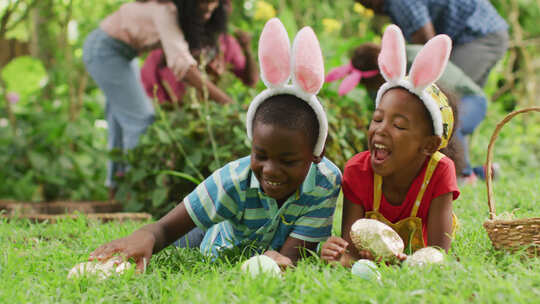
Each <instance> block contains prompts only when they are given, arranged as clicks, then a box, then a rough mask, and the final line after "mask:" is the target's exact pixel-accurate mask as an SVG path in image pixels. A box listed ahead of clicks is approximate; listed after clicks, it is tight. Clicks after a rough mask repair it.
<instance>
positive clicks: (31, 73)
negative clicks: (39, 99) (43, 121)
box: [0, 56, 47, 97]
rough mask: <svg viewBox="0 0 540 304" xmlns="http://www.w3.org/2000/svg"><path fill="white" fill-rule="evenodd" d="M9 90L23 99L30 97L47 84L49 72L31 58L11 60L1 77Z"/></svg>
mask: <svg viewBox="0 0 540 304" xmlns="http://www.w3.org/2000/svg"><path fill="white" fill-rule="evenodd" d="M0 76H1V77H2V79H3V80H4V82H5V83H6V87H7V90H8V91H10V92H16V93H18V94H20V95H21V97H28V96H30V95H31V94H33V93H35V92H36V91H37V90H39V89H40V88H42V87H43V86H44V85H45V84H46V83H47V72H46V71H45V68H44V67H43V64H42V63H41V61H39V60H38V59H36V58H33V57H30V56H20V57H17V58H15V59H13V60H11V61H10V62H9V63H8V64H7V65H6V66H5V67H4V68H2V73H1V75H0Z"/></svg>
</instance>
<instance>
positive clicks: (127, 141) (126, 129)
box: [83, 28, 154, 187]
mask: <svg viewBox="0 0 540 304" xmlns="http://www.w3.org/2000/svg"><path fill="white" fill-rule="evenodd" d="M136 56H137V51H136V50H135V49H133V48H132V47H131V46H129V45H127V44H126V43H124V42H122V41H119V40H117V39H115V38H112V37H110V36H109V35H108V34H107V33H105V32H104V31H103V30H101V29H99V28H98V29H96V30H94V31H93V32H92V33H90V34H89V35H88V37H87V38H86V40H85V42H84V46H83V61H84V64H85V66H86V69H87V71H88V73H89V74H90V76H92V78H93V79H94V81H95V82H96V83H97V85H98V86H99V88H100V89H101V90H102V91H103V93H104V95H105V98H106V106H105V118H106V120H107V125H108V132H109V136H108V147H109V149H120V150H122V151H124V152H126V151H127V150H129V149H132V148H134V147H135V146H136V145H137V143H138V141H139V137H140V135H141V134H142V133H144V132H145V131H146V129H147V128H148V126H149V125H150V124H152V122H153V121H154V108H153V106H152V102H151V100H150V98H148V97H147V95H146V93H145V91H144V89H143V87H142V84H141V80H140V72H139V67H138V65H137V61H136V59H135V57H136ZM126 169H127V168H125V167H124V166H123V165H122V164H121V163H117V162H113V161H109V163H108V168H107V180H106V182H105V185H106V186H108V187H115V186H116V184H115V182H114V176H115V175H117V174H119V173H123V172H124V171H125V170H126Z"/></svg>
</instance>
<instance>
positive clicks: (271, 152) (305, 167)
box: [251, 122, 318, 202]
mask: <svg viewBox="0 0 540 304" xmlns="http://www.w3.org/2000/svg"><path fill="white" fill-rule="evenodd" d="M312 162H318V160H316V159H315V157H314V156H313V144H312V143H310V141H309V139H308V136H306V135H305V134H304V132H302V131H301V130H289V129H286V128H283V127H280V126H276V125H272V124H264V123H259V122H255V124H254V126H253V143H252V147H251V169H252V170H253V172H254V173H255V176H256V177H257V179H258V180H259V183H260V185H261V188H262V190H263V191H264V193H266V195H268V196H270V197H272V198H274V199H275V200H277V201H278V202H284V201H285V200H286V199H287V198H288V197H289V196H291V195H292V194H293V193H294V192H295V191H296V190H298V189H299V188H300V186H301V185H302V183H303V182H304V179H305V178H306V176H307V174H308V171H309V168H310V167H311V163H312Z"/></svg>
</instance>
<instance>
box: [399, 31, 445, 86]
mask: <svg viewBox="0 0 540 304" xmlns="http://www.w3.org/2000/svg"><path fill="white" fill-rule="evenodd" d="M451 50H452V39H450V37H448V36H446V35H444V34H443V35H437V36H435V37H433V38H431V39H430V40H429V41H428V42H427V43H426V45H424V47H423V48H422V49H421V50H420V52H418V55H416V58H415V59H414V62H413V64H412V66H411V72H410V73H409V77H410V82H411V83H412V85H413V87H414V89H415V90H418V91H421V90H423V89H424V88H426V87H427V86H429V85H430V84H432V83H434V82H435V81H437V79H439V77H441V74H442V73H443V72H444V69H445V68H446V64H447V63H448V58H449V57H450V52H451Z"/></svg>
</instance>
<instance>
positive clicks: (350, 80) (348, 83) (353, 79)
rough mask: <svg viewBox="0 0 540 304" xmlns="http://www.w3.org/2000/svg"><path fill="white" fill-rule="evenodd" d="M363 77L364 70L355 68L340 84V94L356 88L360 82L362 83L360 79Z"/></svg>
mask: <svg viewBox="0 0 540 304" xmlns="http://www.w3.org/2000/svg"><path fill="white" fill-rule="evenodd" d="M361 79H362V72H360V71H358V70H353V71H352V72H351V74H350V75H348V76H347V77H345V79H343V81H342V82H341V84H340V85H339V89H338V94H339V96H343V95H345V94H347V93H349V92H350V91H351V90H352V89H354V88H355V87H356V86H357V85H358V83H360V80H361Z"/></svg>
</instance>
